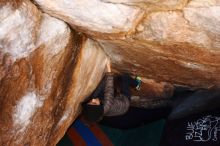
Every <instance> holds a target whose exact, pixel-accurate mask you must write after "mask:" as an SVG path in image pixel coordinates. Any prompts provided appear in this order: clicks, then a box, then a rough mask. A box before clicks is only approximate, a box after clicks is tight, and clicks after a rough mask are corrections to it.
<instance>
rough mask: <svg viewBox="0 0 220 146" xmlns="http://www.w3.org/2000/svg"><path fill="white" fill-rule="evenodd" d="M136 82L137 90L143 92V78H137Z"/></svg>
mask: <svg viewBox="0 0 220 146" xmlns="http://www.w3.org/2000/svg"><path fill="white" fill-rule="evenodd" d="M135 80H136V82H137V86H136V89H137V90H141V83H142V81H141V77H139V76H136V77H135Z"/></svg>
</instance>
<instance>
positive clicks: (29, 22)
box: [0, 0, 106, 146]
mask: <svg viewBox="0 0 220 146" xmlns="http://www.w3.org/2000/svg"><path fill="white" fill-rule="evenodd" d="M0 19H1V22H0V115H1V118H0V127H1V128H0V145H1V146H21V145H24V146H44V145H51V146H54V145H56V143H57V142H58V141H59V139H61V137H62V136H63V135H64V133H65V131H66V129H67V128H68V127H69V125H70V124H71V123H72V122H73V120H74V119H75V118H76V116H77V115H78V113H79V110H80V108H79V106H80V102H81V101H83V99H84V98H85V97H86V96H88V95H89V94H90V93H91V92H92V91H93V90H94V88H95V87H96V85H97V84H98V82H99V80H100V79H101V77H102V74H103V72H104V69H105V63H106V56H105V54H104V52H103V51H102V50H101V49H100V47H99V45H98V44H97V43H96V42H94V41H93V40H89V39H86V38H85V37H83V36H82V35H79V34H78V33H76V32H73V31H71V30H70V28H69V27H68V25H67V24H65V23H64V22H63V21H60V20H58V19H55V18H53V17H50V16H48V15H47V14H42V13H41V12H40V11H39V10H38V9H37V8H36V6H35V5H33V4H32V3H31V2H30V1H28V0H22V1H7V2H5V3H1V7H0Z"/></svg>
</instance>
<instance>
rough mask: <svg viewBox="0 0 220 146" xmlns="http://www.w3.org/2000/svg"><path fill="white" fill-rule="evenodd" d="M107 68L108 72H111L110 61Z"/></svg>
mask: <svg viewBox="0 0 220 146" xmlns="http://www.w3.org/2000/svg"><path fill="white" fill-rule="evenodd" d="M106 67H107V72H111V63H110V60H108V61H107V64H106Z"/></svg>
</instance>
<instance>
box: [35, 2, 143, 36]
mask: <svg viewBox="0 0 220 146" xmlns="http://www.w3.org/2000/svg"><path fill="white" fill-rule="evenodd" d="M35 2H36V3H37V4H38V5H39V6H40V7H41V8H42V9H43V10H44V11H45V12H47V13H48V14H50V15H52V16H55V17H57V18H60V19H62V20H64V21H66V22H68V23H69V24H70V25H71V26H72V27H73V28H75V29H77V30H80V31H83V32H85V33H87V34H89V35H95V36H97V35H99V37H101V38H103V37H106V38H111V37H119V36H124V35H125V34H127V33H131V32H133V31H134V28H135V27H136V25H137V24H138V23H139V21H140V19H141V18H142V16H143V14H144V11H142V10H141V9H140V8H133V7H129V6H126V5H121V4H118V5H115V4H111V3H106V2H103V1H102V0H80V1H79V0H65V1H62V0H35Z"/></svg>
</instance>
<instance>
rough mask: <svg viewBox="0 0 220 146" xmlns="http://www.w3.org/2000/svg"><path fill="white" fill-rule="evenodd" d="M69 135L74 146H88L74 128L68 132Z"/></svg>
mask: <svg viewBox="0 0 220 146" xmlns="http://www.w3.org/2000/svg"><path fill="white" fill-rule="evenodd" d="M67 135H68V137H69V138H70V140H71V141H72V143H73V145H74V146H86V142H85V141H84V140H83V139H82V137H81V136H80V135H79V133H78V132H77V131H76V130H75V129H74V128H72V127H71V128H69V129H68V130H67Z"/></svg>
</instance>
